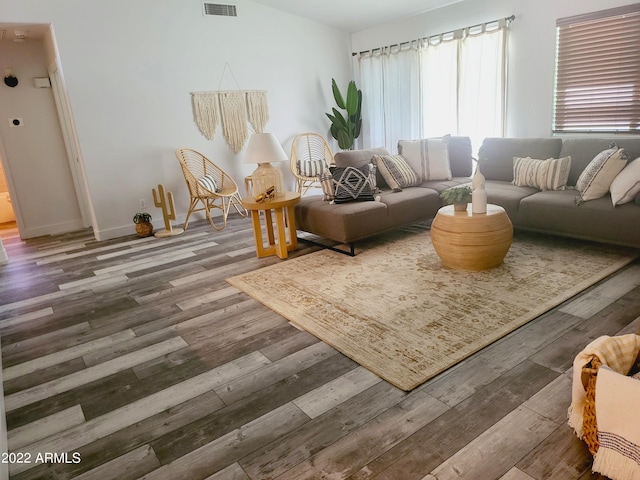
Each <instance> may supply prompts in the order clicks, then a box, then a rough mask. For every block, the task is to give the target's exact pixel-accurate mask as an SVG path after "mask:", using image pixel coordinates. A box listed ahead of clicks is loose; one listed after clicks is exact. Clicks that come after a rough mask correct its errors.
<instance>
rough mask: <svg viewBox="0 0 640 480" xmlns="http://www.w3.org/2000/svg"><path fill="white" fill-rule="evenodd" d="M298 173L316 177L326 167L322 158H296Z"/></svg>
mask: <svg viewBox="0 0 640 480" xmlns="http://www.w3.org/2000/svg"><path fill="white" fill-rule="evenodd" d="M296 168H297V169H298V174H300V175H302V176H303V177H317V176H319V175H320V174H321V173H322V172H324V171H325V169H326V168H327V162H325V160H324V158H323V159H320V160H304V161H301V160H298V161H297V162H296Z"/></svg>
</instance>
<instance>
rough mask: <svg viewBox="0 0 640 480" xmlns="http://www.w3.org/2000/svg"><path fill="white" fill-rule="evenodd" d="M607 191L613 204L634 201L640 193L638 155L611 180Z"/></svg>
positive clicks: (639, 162)
mask: <svg viewBox="0 0 640 480" xmlns="http://www.w3.org/2000/svg"><path fill="white" fill-rule="evenodd" d="M609 191H610V192H611V202H613V205H614V206H615V205H622V204H624V203H630V202H633V201H634V199H635V198H636V196H638V194H639V193H640V157H638V158H636V159H635V160H634V161H633V162H631V163H629V164H628V165H627V166H626V167H624V168H623V169H622V171H621V172H620V173H619V174H618V175H617V176H616V178H614V179H613V182H611V187H610V188H609Z"/></svg>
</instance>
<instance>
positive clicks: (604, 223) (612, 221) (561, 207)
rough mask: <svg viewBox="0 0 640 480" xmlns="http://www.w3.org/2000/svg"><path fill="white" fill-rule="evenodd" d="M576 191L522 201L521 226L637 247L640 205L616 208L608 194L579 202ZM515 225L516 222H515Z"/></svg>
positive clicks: (639, 232) (543, 194)
mask: <svg viewBox="0 0 640 480" xmlns="http://www.w3.org/2000/svg"><path fill="white" fill-rule="evenodd" d="M575 193H576V192H575V191H572V190H556V191H551V190H549V191H545V192H538V193H535V194H533V195H530V196H528V197H525V198H523V199H522V201H521V202H520V212H519V219H520V220H519V221H520V224H521V225H520V226H522V227H526V228H528V229H532V230H537V231H542V232H550V233H554V234H560V235H566V236H571V237H576V238H584V239H591V240H593V239H595V240H598V241H600V242H603V241H604V242H610V243H615V244H621V245H632V246H633V245H635V246H636V247H637V246H638V238H640V207H639V206H638V205H635V204H634V203H630V204H625V205H620V206H618V207H615V208H614V207H613V206H612V205H611V200H610V199H609V198H608V197H607V196H605V197H602V198H597V199H595V200H591V201H589V202H585V203H583V204H581V205H576V202H575ZM514 225H515V223H514Z"/></svg>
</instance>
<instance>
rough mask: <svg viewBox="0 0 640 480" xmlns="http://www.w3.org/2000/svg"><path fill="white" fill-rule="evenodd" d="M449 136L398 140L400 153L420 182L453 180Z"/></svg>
mask: <svg viewBox="0 0 640 480" xmlns="http://www.w3.org/2000/svg"><path fill="white" fill-rule="evenodd" d="M448 139H449V136H448V135H447V136H445V137H443V138H423V139H422V140H412V141H408V140H400V141H398V153H399V154H400V155H402V156H403V157H404V158H405V160H406V161H407V163H409V165H410V166H411V168H412V169H413V171H414V172H416V173H417V174H418V178H419V179H420V183H422V182H424V181H427V180H451V178H452V174H451V165H450V164H449V145H448Z"/></svg>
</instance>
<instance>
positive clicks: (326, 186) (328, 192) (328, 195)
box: [318, 169, 335, 201]
mask: <svg viewBox="0 0 640 480" xmlns="http://www.w3.org/2000/svg"><path fill="white" fill-rule="evenodd" d="M318 180H320V185H321V186H322V193H323V194H324V196H323V197H322V199H323V200H326V201H332V200H333V199H334V198H335V189H334V188H333V175H331V172H330V171H329V169H326V170H324V171H323V172H322V173H321V174H320V176H319V177H318Z"/></svg>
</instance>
